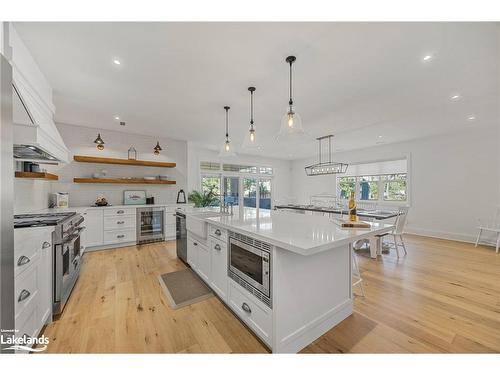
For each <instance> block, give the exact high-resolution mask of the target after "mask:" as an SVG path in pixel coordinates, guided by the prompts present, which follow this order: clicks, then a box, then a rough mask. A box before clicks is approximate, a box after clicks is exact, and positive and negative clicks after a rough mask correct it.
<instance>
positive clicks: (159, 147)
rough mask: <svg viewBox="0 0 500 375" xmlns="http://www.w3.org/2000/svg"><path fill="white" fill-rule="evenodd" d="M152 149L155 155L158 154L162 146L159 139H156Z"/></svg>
mask: <svg viewBox="0 0 500 375" xmlns="http://www.w3.org/2000/svg"><path fill="white" fill-rule="evenodd" d="M153 150H154V154H155V155H160V151H161V150H162V148H161V146H160V142H159V141H156V146H155V147H154V148H153Z"/></svg>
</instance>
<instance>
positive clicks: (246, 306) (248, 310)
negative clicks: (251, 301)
mask: <svg viewBox="0 0 500 375" xmlns="http://www.w3.org/2000/svg"><path fill="white" fill-rule="evenodd" d="M241 308H242V309H243V311H246V312H247V313H249V314H251V313H252V309H251V308H250V306H248V304H247V303H246V302H243V305H241Z"/></svg>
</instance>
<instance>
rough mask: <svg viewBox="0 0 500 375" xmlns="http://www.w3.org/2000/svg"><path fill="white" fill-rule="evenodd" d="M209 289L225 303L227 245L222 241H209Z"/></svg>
mask: <svg viewBox="0 0 500 375" xmlns="http://www.w3.org/2000/svg"><path fill="white" fill-rule="evenodd" d="M209 251H210V264H211V267H210V271H211V274H210V276H211V277H210V287H211V288H212V289H213V290H215V292H216V293H217V294H218V295H219V297H220V298H222V300H223V301H224V302H227V285H228V280H227V245H226V244H225V243H224V242H223V241H218V240H216V239H211V240H210V249H209Z"/></svg>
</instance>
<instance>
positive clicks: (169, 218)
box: [165, 207, 176, 240]
mask: <svg viewBox="0 0 500 375" xmlns="http://www.w3.org/2000/svg"><path fill="white" fill-rule="evenodd" d="M175 220H176V219H175V207H165V239H166V240H175V237H176V226H175V224H176V222H175Z"/></svg>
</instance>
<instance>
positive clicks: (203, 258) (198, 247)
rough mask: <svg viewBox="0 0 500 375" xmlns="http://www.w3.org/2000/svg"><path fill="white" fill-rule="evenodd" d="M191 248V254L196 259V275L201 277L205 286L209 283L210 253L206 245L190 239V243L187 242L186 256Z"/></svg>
mask: <svg viewBox="0 0 500 375" xmlns="http://www.w3.org/2000/svg"><path fill="white" fill-rule="evenodd" d="M190 248H191V252H192V253H193V254H195V255H194V257H195V258H196V267H195V271H196V272H197V273H198V275H200V276H201V278H202V279H203V281H205V282H206V283H207V284H209V283H210V251H209V249H208V247H207V245H206V244H204V243H202V242H200V241H198V240H197V239H194V238H192V237H191V241H190V242H188V256H189V252H190V251H189V250H190Z"/></svg>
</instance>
